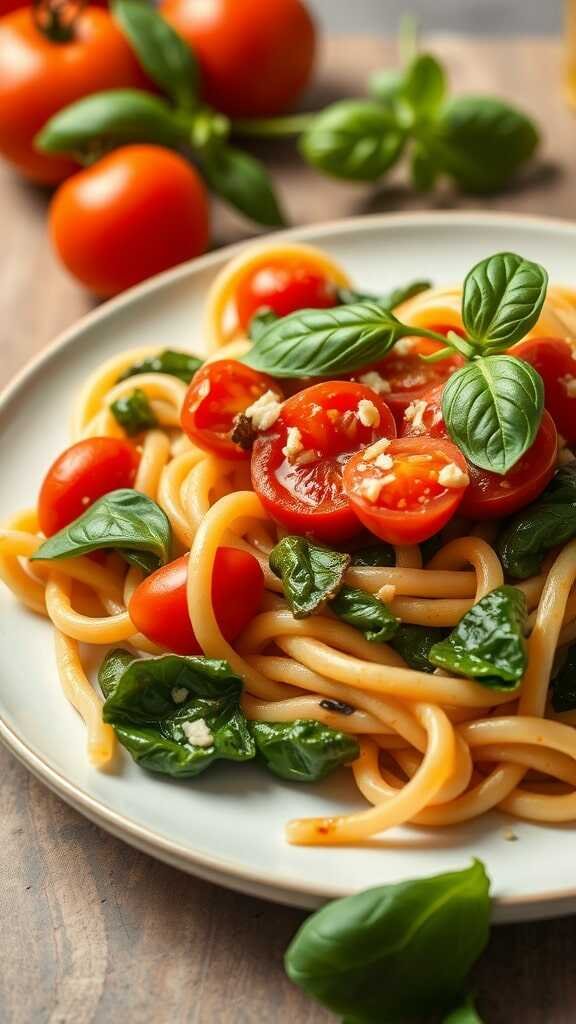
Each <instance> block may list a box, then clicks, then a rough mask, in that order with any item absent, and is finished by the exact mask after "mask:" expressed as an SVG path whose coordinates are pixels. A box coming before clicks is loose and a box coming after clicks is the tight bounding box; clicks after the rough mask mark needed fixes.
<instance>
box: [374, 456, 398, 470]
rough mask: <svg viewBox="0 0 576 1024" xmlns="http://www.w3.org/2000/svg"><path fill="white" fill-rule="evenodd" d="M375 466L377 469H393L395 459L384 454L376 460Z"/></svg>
mask: <svg viewBox="0 0 576 1024" xmlns="http://www.w3.org/2000/svg"><path fill="white" fill-rule="evenodd" d="M374 465H375V466H376V468H377V469H392V466H393V465H394V459H393V458H392V456H391V455H386V453H385V452H382V454H381V455H377V456H376V458H375V459H374Z"/></svg>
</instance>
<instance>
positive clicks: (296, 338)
mask: <svg viewBox="0 0 576 1024" xmlns="http://www.w3.org/2000/svg"><path fill="white" fill-rule="evenodd" d="M414 334H417V335H419V336H426V337H428V336H430V332H429V331H425V329H424V328H420V327H410V326H408V325H407V324H402V323H401V322H400V321H399V320H398V319H397V318H396V317H395V316H394V314H393V313H391V312H390V310H389V309H384V308H383V307H382V306H380V305H379V304H377V303H375V302H356V303H351V304H350V305H349V306H332V307H330V308H329V309H301V310H298V312H296V313H290V315H289V316H284V317H282V318H281V319H280V320H277V321H276V323H273V324H271V325H270V327H269V328H268V329H267V330H266V331H264V332H263V333H262V334H261V335H260V337H259V338H258V340H257V341H256V342H255V343H254V345H253V346H252V348H251V349H250V351H249V352H247V354H246V355H245V356H243V357H242V359H241V360H240V361H241V362H243V363H246V364H247V365H248V366H252V367H253V369H255V370H262V371H263V372H265V373H269V374H271V375H272V376H273V377H329V376H331V375H332V374H341V373H347V372H348V371H351V370H359V369H361V368H362V367H363V366H368V365H370V363H374V362H377V360H378V359H382V358H383V356H385V355H386V353H387V352H388V351H389V349H391V348H392V345H393V344H394V343H395V342H396V341H398V339H399V338H404V337H408V336H409V335H414ZM526 365H527V364H526Z"/></svg>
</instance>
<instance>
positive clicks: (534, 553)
mask: <svg viewBox="0 0 576 1024" xmlns="http://www.w3.org/2000/svg"><path fill="white" fill-rule="evenodd" d="M572 537H576V464H575V465H571V464H569V465H567V466H562V467H561V468H560V469H559V470H558V471H557V472H556V474H555V476H554V477H553V478H552V480H551V481H550V483H549V484H548V486H547V488H546V490H545V491H543V492H542V494H541V495H540V497H539V498H537V499H536V501H534V502H533V503H532V504H531V505H527V506H526V508H523V509H522V510H521V511H520V512H518V513H517V514H516V515H515V516H513V518H512V519H511V520H510V522H509V523H508V525H507V526H506V527H505V528H504V530H503V531H502V533H501V534H500V536H499V537H498V540H497V544H496V546H497V549H498V554H499V555H500V558H501V560H502V565H503V566H504V568H505V570H506V572H507V573H509V575H510V576H514V578H515V579H526V578H527V577H528V576H534V575H536V573H538V572H540V567H541V565H542V561H543V559H544V556H545V554H546V552H547V551H549V550H550V548H554V547H556V546H557V545H559V544H565V543H566V541H568V540H571V539H572Z"/></svg>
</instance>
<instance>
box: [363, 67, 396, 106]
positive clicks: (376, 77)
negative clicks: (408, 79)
mask: <svg viewBox="0 0 576 1024" xmlns="http://www.w3.org/2000/svg"><path fill="white" fill-rule="evenodd" d="M403 85H404V72H403V71H401V70H396V69H392V68H385V69H384V70H383V71H376V72H375V73H374V74H373V75H371V77H370V78H369V80H368V89H369V92H370V95H371V96H373V97H374V98H375V99H377V100H378V101H379V102H380V103H383V104H384V106H385V107H388V108H389V109H390V110H395V108H396V104H397V102H398V99H399V97H400V95H401V93H402V88H403Z"/></svg>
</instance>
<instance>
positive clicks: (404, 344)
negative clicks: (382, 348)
mask: <svg viewBox="0 0 576 1024" xmlns="http://www.w3.org/2000/svg"><path fill="white" fill-rule="evenodd" d="M417 342H418V339H417V338H400V341H397V342H396V344H395V345H394V348H393V349H392V355H394V356H409V355H410V353H411V352H412V350H413V348H414V346H415V345H416V344H417Z"/></svg>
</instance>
